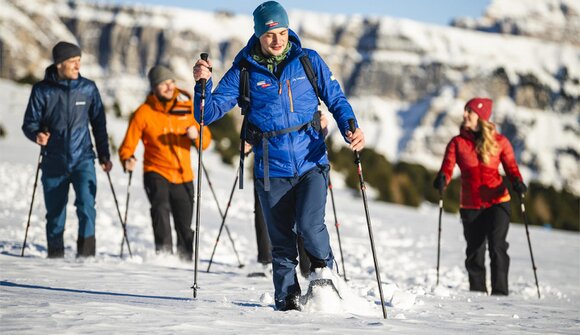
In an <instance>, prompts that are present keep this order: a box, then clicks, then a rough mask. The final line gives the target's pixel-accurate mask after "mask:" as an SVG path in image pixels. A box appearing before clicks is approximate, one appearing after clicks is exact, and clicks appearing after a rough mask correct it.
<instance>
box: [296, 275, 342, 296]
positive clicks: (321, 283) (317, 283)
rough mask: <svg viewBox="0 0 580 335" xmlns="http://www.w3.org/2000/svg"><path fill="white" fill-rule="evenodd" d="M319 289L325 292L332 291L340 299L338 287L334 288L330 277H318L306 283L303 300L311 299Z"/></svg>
mask: <svg viewBox="0 0 580 335" xmlns="http://www.w3.org/2000/svg"><path fill="white" fill-rule="evenodd" d="M321 290H323V291H326V292H333V293H335V294H336V295H337V296H338V297H339V298H340V299H342V297H341V296H340V292H338V289H337V288H336V286H334V283H333V282H332V279H325V278H319V279H313V280H311V281H310V284H309V285H308V291H307V292H306V295H305V296H304V301H308V300H310V299H312V297H314V295H316V294H317V293H318V292H319V291H321Z"/></svg>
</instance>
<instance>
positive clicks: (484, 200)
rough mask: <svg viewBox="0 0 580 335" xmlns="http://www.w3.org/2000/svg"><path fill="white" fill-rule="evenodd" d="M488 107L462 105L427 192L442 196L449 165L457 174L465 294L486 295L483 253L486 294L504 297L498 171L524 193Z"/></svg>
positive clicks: (505, 195) (504, 223)
mask: <svg viewBox="0 0 580 335" xmlns="http://www.w3.org/2000/svg"><path fill="white" fill-rule="evenodd" d="M492 105H493V101H492V100H491V99H487V98H473V99H471V100H469V101H468V102H467V103H466V104H465V108H464V111H463V123H462V124H461V128H460V132H459V135H457V136H455V137H453V138H452V139H451V141H450V142H449V144H448V145H447V149H446V150H445V156H444V158H443V163H442V164H441V169H440V171H439V173H438V174H437V177H436V178H435V181H434V182H433V186H434V187H435V188H436V189H438V190H439V191H440V192H443V189H444V188H445V186H446V185H447V184H448V183H449V182H450V181H451V177H452V175H453V168H454V167H455V164H457V165H458V166H459V169H460V170H461V200H460V214H461V221H462V223H463V235H464V236H465V240H466V241H467V249H466V251H465V253H466V259H465V267H466V268H467V272H468V276H469V289H470V290H471V291H481V292H487V287H486V282H485V277H486V274H485V249H486V240H487V243H488V244H489V256H490V259H491V264H490V265H491V294H493V295H508V270H509V264H510V258H509V256H508V254H507V249H508V246H509V244H508V242H507V241H506V237H507V233H508V228H509V223H510V214H511V209H510V202H509V201H510V194H509V192H508V190H507V188H506V186H505V185H504V183H503V179H502V177H501V175H500V174H499V165H500V164H501V165H502V166H503V169H504V170H505V172H506V174H507V176H508V177H509V179H510V181H511V183H512V185H513V188H514V190H515V191H516V192H518V194H520V195H521V194H524V193H525V192H526V190H527V187H526V185H525V184H524V182H523V180H522V175H521V174H520V171H519V168H518V165H517V163H516V159H515V156H514V150H513V148H512V145H511V144H510V142H509V141H508V139H507V138H506V137H505V136H503V135H501V134H499V133H498V132H497V131H496V129H495V126H494V124H493V123H491V122H490V121H489V118H490V117H491V110H492Z"/></svg>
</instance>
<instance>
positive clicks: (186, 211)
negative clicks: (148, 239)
mask: <svg viewBox="0 0 580 335" xmlns="http://www.w3.org/2000/svg"><path fill="white" fill-rule="evenodd" d="M148 78H149V83H150V85H151V92H150V93H149V95H148V96H147V98H146V100H145V103H143V104H142V105H141V106H139V108H138V109H137V110H136V111H135V113H133V116H132V117H131V121H130V122H129V127H128V128H127V133H126V134H125V139H124V140H123V143H122V144H121V147H120V148H119V158H120V159H121V163H122V164H123V167H124V169H125V171H133V169H134V168H135V165H136V162H137V159H136V158H135V156H134V155H133V154H134V152H135V148H136V147H137V144H138V143H139V140H142V141H143V145H144V146H145V153H144V157H143V180H144V185H145V191H146V193H147V197H148V199H149V202H150V204H151V220H152V224H153V235H154V238H155V250H156V252H157V253H160V252H165V253H173V241H172V237H171V225H170V218H169V215H170V213H171V214H172V216H173V221H174V226H175V232H176V236H177V253H178V255H179V257H180V258H181V259H184V260H188V261H191V259H192V254H193V230H192V229H191V220H192V217H193V204H194V198H195V197H194V192H195V191H194V187H193V171H192V168H191V160H190V148H191V145H192V143H193V142H195V145H196V146H198V147H199V129H200V126H199V124H198V123H197V122H196V121H195V119H194V117H193V100H192V98H191V95H190V94H188V93H187V92H186V91H184V90H181V89H179V88H177V87H176V86H175V78H176V76H175V74H174V73H173V72H172V71H171V70H170V69H168V68H167V67H165V66H162V65H156V66H154V67H153V68H151V70H150V71H149V73H148ZM210 141H211V133H210V131H209V129H208V128H207V127H204V129H203V149H204V150H205V149H206V148H207V147H208V146H209V144H210Z"/></svg>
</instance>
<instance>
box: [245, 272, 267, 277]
mask: <svg viewBox="0 0 580 335" xmlns="http://www.w3.org/2000/svg"><path fill="white" fill-rule="evenodd" d="M248 277H249V278H266V277H268V276H267V275H266V273H264V272H250V273H248Z"/></svg>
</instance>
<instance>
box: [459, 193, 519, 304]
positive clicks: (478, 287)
mask: <svg viewBox="0 0 580 335" xmlns="http://www.w3.org/2000/svg"><path fill="white" fill-rule="evenodd" d="M460 212H461V220H462V222H463V235H464V236H465V240H466V241H467V249H466V250H465V254H466V259H465V267H466V269H467V273H468V275H469V289H470V290H471V291H482V292H487V287H486V283H485V276H486V271H485V249H486V241H487V244H488V245H489V258H490V260H491V262H490V267H491V294H498V295H508V272H509V266H510V258H509V256H508V254H507V250H508V247H509V243H508V242H507V241H506V237H507V233H508V229H509V224H510V214H511V210H510V203H509V202H504V203H501V204H497V205H493V206H491V207H489V208H486V209H475V210H470V209H467V210H466V209H462V210H461V211H460Z"/></svg>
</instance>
